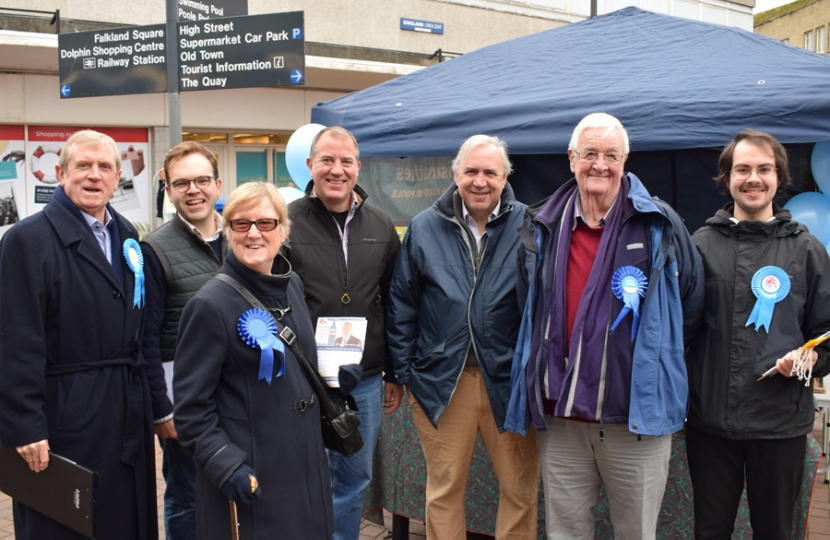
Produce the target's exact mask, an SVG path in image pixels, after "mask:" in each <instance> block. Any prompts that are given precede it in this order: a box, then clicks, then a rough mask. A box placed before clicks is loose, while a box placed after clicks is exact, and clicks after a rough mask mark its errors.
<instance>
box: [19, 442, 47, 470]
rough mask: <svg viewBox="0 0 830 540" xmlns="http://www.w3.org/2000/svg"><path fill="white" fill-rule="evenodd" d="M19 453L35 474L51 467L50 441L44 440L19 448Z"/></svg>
mask: <svg viewBox="0 0 830 540" xmlns="http://www.w3.org/2000/svg"><path fill="white" fill-rule="evenodd" d="M17 453H18V454H20V456H21V457H22V458H23V459H25V460H26V463H28V464H29V468H30V469H31V470H33V471H35V472H40V471H43V470H45V469H46V467H48V466H49V441H48V440H47V439H43V440H42V441H38V442H35V443H32V444H27V445H25V446H18V447H17Z"/></svg>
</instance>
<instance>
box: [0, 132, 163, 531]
mask: <svg viewBox="0 0 830 540" xmlns="http://www.w3.org/2000/svg"><path fill="white" fill-rule="evenodd" d="M57 171H58V179H59V180H60V184H61V185H60V187H58V188H57V189H56V190H55V194H54V198H53V199H52V201H51V202H50V203H49V204H47V205H46V207H45V208H44V209H43V212H40V213H38V214H35V215H34V216H31V217H29V218H27V219H25V220H23V221H21V222H20V223H18V224H17V225H15V226H14V227H13V228H12V229H11V230H9V231H8V232H7V233H6V235H5V236H4V237H3V239H2V241H0V446H2V447H4V448H16V449H17V451H18V453H19V454H20V456H21V458H22V459H25V460H26V461H27V462H28V463H29V467H30V468H31V469H32V470H33V471H35V472H39V471H42V470H44V469H46V468H47V467H48V466H49V450H51V451H53V452H55V453H56V454H59V455H62V456H64V457H67V458H69V459H71V460H73V461H75V462H77V463H79V464H81V465H83V466H85V467H88V468H90V469H92V470H94V471H96V472H97V473H98V483H97V488H96V490H95V509H94V511H93V527H94V534H95V538H97V539H98V540H102V539H104V540H108V539H118V540H124V539H128V540H129V539H135V540H153V539H156V538H158V522H157V517H156V489H155V468H154V448H153V439H152V433H153V432H152V414H151V411H150V401H149V391H148V386H147V380H146V377H145V375H144V373H143V368H144V360H143V358H142V356H141V353H140V349H139V338H140V336H141V325H142V322H143V316H144V309H143V284H142V283H143V280H142V279H140V277H141V275H142V262H141V257H140V249H139V247H138V243H137V236H138V235H137V233H136V230H135V228H134V227H133V226H132V225H131V224H130V223H129V222H128V221H127V220H126V219H124V218H123V217H122V216H121V215H119V214H118V213H117V212H116V211H115V210H114V209H113V208H112V207H111V206H109V204H108V201H109V199H110V197H111V196H112V194H113V192H114V191H115V189H116V187H117V186H118V180H119V178H120V175H121V160H120V159H119V152H118V148H117V146H116V145H115V142H114V141H113V140H112V139H111V138H110V137H108V136H106V135H103V134H101V133H97V132H94V131H80V132H78V133H76V134H75V135H73V136H72V137H71V138H70V139H69V140H68V141H67V143H66V146H65V148H64V150H63V152H62V154H61V157H60V163H59V164H58V166H57ZM14 525H15V537H16V538H17V540H27V539H31V540H42V539H47V538H48V539H49V540H74V539H80V538H83V537H82V536H81V535H80V534H78V533H76V532H74V531H72V530H70V529H68V528H67V527H65V526H63V525H61V524H60V523H58V522H56V521H53V520H51V519H49V518H47V517H45V516H43V515H42V514H39V513H37V512H35V511H34V510H32V509H30V508H28V507H26V506H24V505H22V504H20V503H18V502H15V503H14Z"/></svg>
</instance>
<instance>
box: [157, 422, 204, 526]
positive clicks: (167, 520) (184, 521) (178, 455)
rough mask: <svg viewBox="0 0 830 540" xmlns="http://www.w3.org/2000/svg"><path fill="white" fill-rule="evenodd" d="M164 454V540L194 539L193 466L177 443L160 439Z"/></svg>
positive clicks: (194, 499)
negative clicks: (165, 485)
mask: <svg viewBox="0 0 830 540" xmlns="http://www.w3.org/2000/svg"><path fill="white" fill-rule="evenodd" d="M159 446H161V450H162V453H163V459H162V463H161V474H162V475H163V476H164V481H165V482H167V488H166V489H165V490H164V533H165V535H166V537H167V540H195V539H196V489H195V488H196V467H195V466H194V465H193V459H192V458H191V457H190V455H188V453H187V452H185V450H184V448H182V447H181V445H180V444H179V441H177V440H174V439H164V438H162V437H159Z"/></svg>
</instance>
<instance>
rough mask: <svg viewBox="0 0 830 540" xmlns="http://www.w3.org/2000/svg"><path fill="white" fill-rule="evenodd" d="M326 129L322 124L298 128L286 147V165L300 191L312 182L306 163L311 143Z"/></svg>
mask: <svg viewBox="0 0 830 540" xmlns="http://www.w3.org/2000/svg"><path fill="white" fill-rule="evenodd" d="M324 129H326V126H324V125H321V124H306V125H304V126H302V127H299V128H297V131H295V132H294V133H292V134H291V137H290V138H289V139H288V144H286V145H285V165H286V167H288V173H289V174H290V175H291V179H292V180H293V181H294V183H295V184H297V187H299V188H300V189H305V187H306V185H307V184H308V183H309V181H311V173H310V172H309V170H308V166H307V165H306V162H305V161H306V158H308V156H309V154H311V141H313V140H314V137H316V136H317V134H318V133H320V132H321V131H323V130H324Z"/></svg>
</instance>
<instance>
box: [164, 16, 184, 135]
mask: <svg viewBox="0 0 830 540" xmlns="http://www.w3.org/2000/svg"><path fill="white" fill-rule="evenodd" d="M178 21H179V14H178V11H177V2H176V0H167V115H168V122H167V123H168V125H169V127H170V148H173V147H174V146H176V145H177V144H179V143H180V142H182V107H181V101H180V97H179V73H178V71H179V56H178V47H177V46H176V40H177V39H178V35H177V33H176V28H177V23H178Z"/></svg>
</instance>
